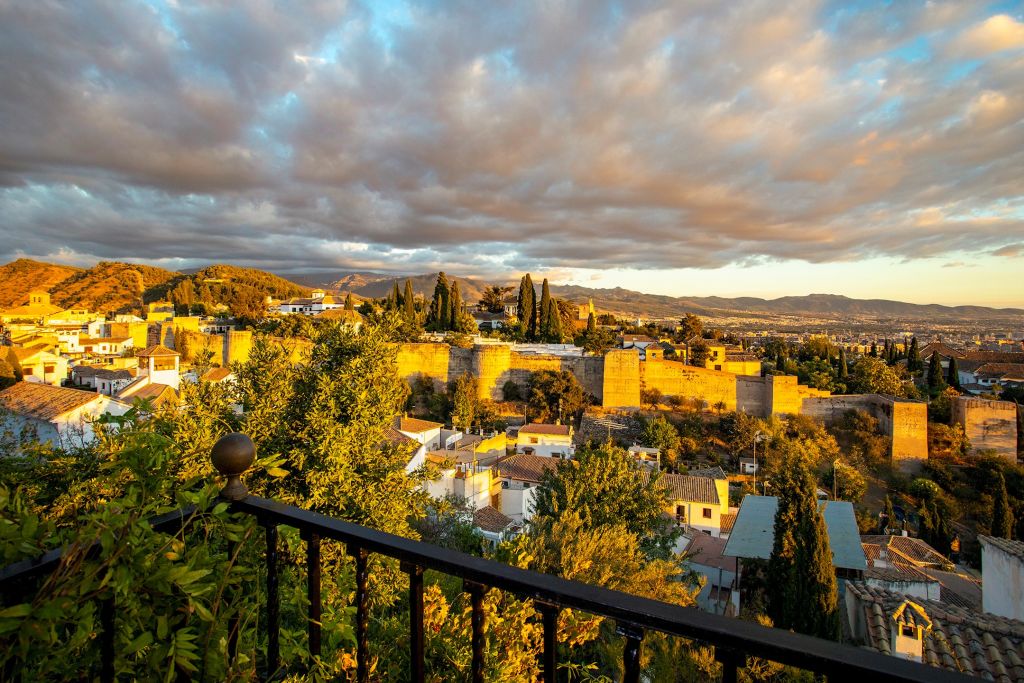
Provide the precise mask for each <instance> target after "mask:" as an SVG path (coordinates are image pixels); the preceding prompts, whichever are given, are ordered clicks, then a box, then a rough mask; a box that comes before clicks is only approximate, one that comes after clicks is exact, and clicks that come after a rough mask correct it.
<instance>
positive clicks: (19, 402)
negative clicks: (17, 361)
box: [0, 382, 128, 447]
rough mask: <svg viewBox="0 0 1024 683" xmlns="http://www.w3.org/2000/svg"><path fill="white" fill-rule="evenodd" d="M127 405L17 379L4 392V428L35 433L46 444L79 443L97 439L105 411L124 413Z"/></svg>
mask: <svg viewBox="0 0 1024 683" xmlns="http://www.w3.org/2000/svg"><path fill="white" fill-rule="evenodd" d="M127 408H128V407H127V406H126V405H124V404H123V403H120V402H118V401H116V400H114V399H112V398H110V397H109V396H103V395H102V394H97V393H95V392H92V391H82V390H81V389H69V388H66V387H57V386H53V385H50V384H42V383H38V382H17V383H15V384H14V385H12V386H10V387H8V388H6V389H4V390H3V391H0V410H2V411H3V413H4V414H3V415H2V416H0V421H2V422H3V423H4V424H3V426H4V431H11V432H12V433H13V434H16V435H29V434H33V435H35V436H36V437H37V438H38V439H39V441H40V442H42V443H51V444H53V445H55V446H65V447H72V446H79V445H84V444H87V443H89V442H91V441H92V440H93V438H94V433H93V425H92V423H93V421H94V420H95V419H96V418H97V417H99V416H100V415H102V414H104V413H110V414H112V415H122V414H124V412H125V411H126V410H127Z"/></svg>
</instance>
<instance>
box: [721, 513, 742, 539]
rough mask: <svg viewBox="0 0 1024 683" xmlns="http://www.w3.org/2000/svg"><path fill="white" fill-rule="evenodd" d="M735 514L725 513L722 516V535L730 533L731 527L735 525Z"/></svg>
mask: <svg viewBox="0 0 1024 683" xmlns="http://www.w3.org/2000/svg"><path fill="white" fill-rule="evenodd" d="M737 514H739V513H736V512H727V513H725V514H724V515H722V518H721V520H722V533H723V534H727V533H729V532H730V531H732V525H733V524H735V523H736V515H737Z"/></svg>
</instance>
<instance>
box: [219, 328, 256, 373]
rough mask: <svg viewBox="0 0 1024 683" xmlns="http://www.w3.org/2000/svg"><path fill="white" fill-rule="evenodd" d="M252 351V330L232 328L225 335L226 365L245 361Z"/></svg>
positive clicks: (224, 352)
mask: <svg viewBox="0 0 1024 683" xmlns="http://www.w3.org/2000/svg"><path fill="white" fill-rule="evenodd" d="M251 352H252V331H251V330H231V331H229V332H227V333H226V334H225V335H224V350H223V353H222V356H223V359H224V363H223V364H224V365H230V364H231V363H244V362H246V361H247V360H249V354H250V353H251Z"/></svg>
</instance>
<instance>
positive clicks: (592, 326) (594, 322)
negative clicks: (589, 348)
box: [587, 311, 597, 335]
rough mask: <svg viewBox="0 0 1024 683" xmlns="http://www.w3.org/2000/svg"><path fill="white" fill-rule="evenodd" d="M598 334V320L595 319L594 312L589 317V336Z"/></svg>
mask: <svg viewBox="0 0 1024 683" xmlns="http://www.w3.org/2000/svg"><path fill="white" fill-rule="evenodd" d="M596 332H597V319H596V318H595V317H594V312H593V311H591V312H590V313H589V314H588V315H587V335H592V334H595V333H596Z"/></svg>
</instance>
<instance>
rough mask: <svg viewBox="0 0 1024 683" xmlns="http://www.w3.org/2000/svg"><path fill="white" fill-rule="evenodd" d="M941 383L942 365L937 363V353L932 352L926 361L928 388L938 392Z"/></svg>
mask: <svg viewBox="0 0 1024 683" xmlns="http://www.w3.org/2000/svg"><path fill="white" fill-rule="evenodd" d="M941 384H942V366H941V365H939V354H937V353H933V354H932V359H931V360H930V361H928V389H930V390H931V391H932V392H933V393H934V392H938V390H939V388H940V386H941Z"/></svg>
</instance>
